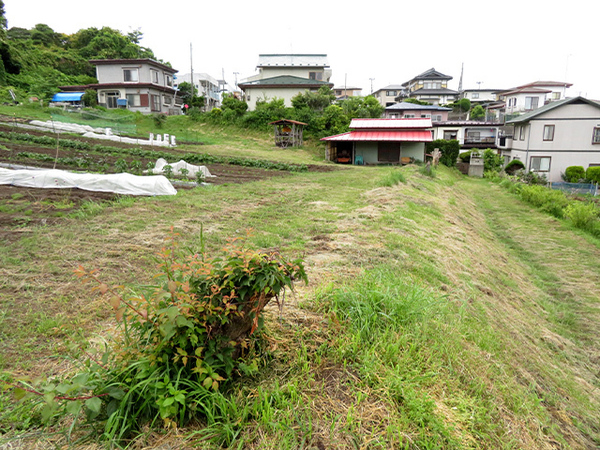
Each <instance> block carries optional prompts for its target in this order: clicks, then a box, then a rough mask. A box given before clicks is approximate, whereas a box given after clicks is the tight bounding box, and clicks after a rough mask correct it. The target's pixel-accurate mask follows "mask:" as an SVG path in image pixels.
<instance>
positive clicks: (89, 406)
mask: <svg viewBox="0 0 600 450" xmlns="http://www.w3.org/2000/svg"><path fill="white" fill-rule="evenodd" d="M177 237H178V235H177V233H173V232H172V233H171V235H170V236H169V237H168V239H167V241H166V244H165V246H164V247H163V248H162V250H161V251H160V252H159V254H158V271H159V273H158V274H157V275H156V276H155V277H154V278H155V279H156V280H157V285H156V286H154V287H151V288H148V290H147V292H143V293H133V294H131V293H130V292H131V291H126V290H125V288H124V287H123V286H113V287H111V286H108V285H107V284H105V283H104V282H102V280H101V279H100V277H99V275H98V273H97V271H96V270H92V271H87V270H85V269H84V268H83V267H81V266H80V267H79V268H77V269H76V271H75V274H76V275H77V276H78V277H79V278H80V279H81V280H82V281H83V282H89V283H92V284H94V287H93V289H92V290H94V291H98V292H99V293H100V294H102V295H104V296H105V297H106V298H107V300H108V302H109V304H110V306H111V307H112V308H113V309H114V311H115V317H116V320H117V323H118V324H119V325H120V331H121V332H120V333H119V334H118V335H117V336H116V337H115V338H114V339H113V342H112V343H111V344H110V345H109V346H108V348H107V351H106V352H105V353H104V354H103V355H102V357H100V358H97V359H92V360H90V362H89V363H88V364H87V365H86V368H85V369H84V370H83V371H82V372H81V373H79V374H77V375H75V376H74V377H72V378H68V379H67V378H65V379H63V380H58V379H49V380H46V381H45V382H42V383H41V384H40V385H39V386H36V387H34V386H32V385H30V384H26V383H22V385H19V386H16V385H15V386H13V388H14V390H15V396H17V397H19V398H21V399H25V397H29V398H31V399H32V400H33V401H34V402H37V403H36V405H34V407H36V408H38V409H39V407H41V415H42V417H41V420H42V421H43V422H45V423H49V422H50V421H51V419H59V418H60V417H62V416H64V415H65V414H72V415H74V416H75V417H76V418H77V417H78V416H79V415H80V413H81V412H84V413H85V414H86V416H87V419H88V420H94V421H101V422H102V423H103V426H104V434H103V436H104V437H105V438H106V439H109V440H111V441H113V442H115V441H120V440H123V439H125V438H126V437H127V436H129V435H130V434H131V433H132V432H135V431H136V430H138V429H140V428H141V427H142V426H143V425H144V424H146V423H155V422H156V421H160V420H162V423H163V424H164V425H165V426H166V427H174V426H177V425H179V426H182V425H184V424H186V423H187V422H188V421H189V420H191V419H193V418H199V417H202V416H210V414H211V411H212V408H213V407H214V405H212V401H211V399H212V398H213V396H214V393H215V392H217V391H222V390H224V389H226V388H227V386H229V385H231V383H232V382H233V381H234V380H235V379H236V378H239V376H240V375H251V374H254V373H256V372H257V371H258V368H259V364H260V361H261V359H260V344H261V342H262V339H261V336H262V334H263V333H262V326H263V319H262V312H263V309H264V307H265V306H266V305H267V304H268V303H269V302H270V301H271V300H272V299H275V300H277V301H278V302H279V301H280V296H282V295H285V291H286V289H291V290H293V287H294V281H295V280H303V281H305V282H306V281H307V278H306V273H305V271H304V267H303V265H302V262H301V261H300V260H296V261H293V262H288V261H286V260H284V259H283V257H281V255H279V254H277V253H263V252H260V251H255V250H251V249H248V248H246V247H245V246H244V245H243V243H244V240H243V239H231V240H229V242H228V244H227V245H226V247H225V248H224V249H223V251H222V254H219V255H216V256H214V257H210V256H209V255H207V254H205V253H200V254H191V255H190V254H186V253H183V252H181V251H180V250H179V247H178V244H177ZM21 386H23V387H21ZM25 400H27V399H25ZM74 425H75V423H74Z"/></svg>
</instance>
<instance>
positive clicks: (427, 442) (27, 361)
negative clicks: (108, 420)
mask: <svg viewBox="0 0 600 450" xmlns="http://www.w3.org/2000/svg"><path fill="white" fill-rule="evenodd" d="M219 139H224V140H226V139H225V138H219ZM239 139H241V136H240V137H239ZM257 145H258V144H257ZM215 146H218V144H215ZM221 151H225V150H223V149H221ZM227 151H233V150H227ZM257 151H259V150H257ZM264 151H266V150H264ZM280 153H283V152H277V154H280ZM273 155H275V153H273ZM304 162H311V161H310V160H305V161H304ZM391 170H393V169H391V168H374V167H353V168H349V169H347V170H343V171H337V172H332V173H308V174H294V175H292V176H289V177H283V178H273V179H270V180H266V181H261V182H255V183H249V184H245V185H237V186H224V187H215V188H208V189H198V190H192V191H186V192H183V191H182V192H180V193H179V194H178V195H177V196H176V197H174V198H152V199H135V200H129V199H126V200H123V201H121V202H120V203H117V204H114V205H113V206H112V207H109V208H104V209H102V208H94V209H90V211H93V213H85V212H82V213H81V214H78V215H76V216H75V217H72V218H70V219H68V220H65V221H64V222H63V223H62V224H61V225H60V226H52V227H45V228H34V229H26V230H24V233H23V236H24V237H23V238H22V239H21V240H20V241H18V242H15V243H14V244H11V245H9V246H5V247H3V248H1V249H0V271H1V277H0V278H1V279H2V282H1V283H0V305H1V306H0V308H1V315H0V320H1V330H2V331H1V341H0V352H1V360H0V364H1V367H2V369H3V370H5V371H10V372H12V373H17V374H18V373H21V374H23V373H30V374H39V373H41V372H46V373H57V372H60V371H62V370H65V369H66V368H68V367H69V364H67V363H66V362H64V357H65V355H68V354H76V353H77V352H78V350H76V349H77V347H81V346H82V345H83V346H85V345H88V344H90V345H97V344H98V342H100V341H102V339H104V338H105V337H106V335H107V330H110V329H111V327H112V319H111V313H110V311H109V309H110V308H109V307H108V305H107V300H106V299H100V298H98V297H96V296H94V295H93V294H92V293H90V292H89V291H88V290H86V289H87V288H86V287H85V286H81V285H79V284H78V283H77V281H76V280H75V279H74V277H73V276H72V269H73V268H74V267H75V266H76V265H77V264H84V265H85V266H86V267H88V268H92V267H96V268H99V269H101V270H102V273H103V276H104V277H105V278H106V279H107V280H108V281H110V282H111V283H112V282H114V283H117V282H122V283H127V284H129V285H131V286H132V287H133V288H135V286H136V285H139V284H144V283H151V282H152V280H151V276H152V274H153V273H154V271H153V268H152V265H153V262H152V258H151V255H152V253H153V252H154V251H156V250H157V249H158V248H159V246H160V245H161V243H162V239H163V238H164V237H165V236H166V234H167V232H168V230H169V228H170V227H171V226H174V227H175V230H177V231H178V232H180V233H181V235H182V244H183V245H186V246H190V247H192V248H194V247H196V248H197V246H198V245H199V233H200V229H201V227H203V229H204V234H205V238H206V239H207V245H208V247H209V249H217V248H219V247H220V246H221V245H222V244H223V243H224V241H225V239H226V238H227V237H231V236H239V235H243V234H244V232H245V230H246V229H247V228H252V229H253V230H254V231H253V235H252V237H251V238H250V242H251V244H252V245H254V246H257V247H260V248H270V249H277V250H279V251H280V252H282V253H283V254H284V255H289V256H298V255H304V257H305V260H306V264H307V269H308V275H309V279H310V284H309V285H308V286H306V287H304V286H299V288H298V293H297V295H296V296H295V297H294V298H292V297H290V296H288V297H287V298H286V302H285V305H284V308H283V312H282V313H281V314H280V313H279V311H278V310H277V308H276V307H275V306H273V307H272V308H270V311H269V315H268V320H267V327H268V329H269V334H270V336H271V338H270V343H271V345H270V348H269V358H268V360H266V362H265V366H264V368H263V369H262V371H261V375H260V376H258V377H256V378H254V379H251V380H243V381H241V382H240V383H239V384H237V385H236V386H235V387H234V388H233V390H232V391H231V392H228V393H224V394H216V395H215V398H214V411H213V415H212V416H209V417H206V418H202V419H201V421H200V422H199V423H198V424H190V426H189V428H187V429H185V430H180V432H179V433H175V432H169V433H167V434H166V435H162V434H161V433H158V432H148V433H146V434H145V435H144V436H142V437H140V444H141V445H146V446H148V447H150V448H151V447H155V446H158V445H159V444H161V443H164V442H165V441H168V442H170V443H171V445H174V446H175V447H178V446H179V447H180V446H183V443H182V441H184V440H186V439H191V440H193V441H194V442H196V445H199V446H200V448H218V447H219V446H221V445H224V446H231V447H232V448H256V449H259V448H260V449H265V448H273V449H282V448H290V449H291V448H311V447H313V448H339V449H346V448H415V449H416V448H419V449H422V448H489V449H497V448H527V449H540V448H596V447H597V446H598V445H600V429H599V427H598V423H600V412H599V411H600V404H599V403H600V393H599V390H598V387H599V380H598V372H599V370H600V354H599V353H598V350H597V349H598V348H599V344H600V342H599V340H600V338H599V334H598V325H597V324H598V323H599V321H598V319H599V317H598V304H599V297H598V291H597V286H598V285H599V284H600V280H599V277H600V275H599V274H600V270H599V269H600V250H599V247H598V241H597V240H594V239H593V238H590V237H588V236H587V235H584V234H581V233H579V232H576V231H573V230H572V229H570V228H569V227H568V226H567V225H566V224H565V223H564V222H561V221H559V220H556V219H554V218H552V217H550V216H547V215H544V214H542V213H539V212H537V211H535V210H533V209H532V208H531V207H530V206H528V205H525V204H523V203H521V202H520V201H518V200H517V199H516V197H514V196H513V195H511V194H509V193H508V192H506V191H504V190H502V189H500V188H499V187H498V186H496V185H491V184H489V183H488V182H486V181H484V180H471V179H466V178H463V177H461V176H460V175H458V174H456V173H455V172H453V171H450V170H446V169H440V170H439V171H438V174H437V177H436V178H430V177H426V176H423V175H422V174H421V173H420V172H419V171H418V169H417V168H416V167H405V168H402V169H401V171H402V173H403V175H404V179H405V182H400V183H398V184H395V185H393V186H381V185H380V184H387V183H385V182H383V180H386V179H389V178H388V177H389V173H390V171H391ZM394 170H397V169H394ZM380 182H381V183H380ZM0 402H1V404H0V407H1V409H2V410H3V411H4V418H3V420H4V421H3V425H2V427H3V429H4V430H6V429H8V426H9V425H10V424H13V425H14V424H15V423H17V422H19V421H25V420H32V421H35V417H33V418H32V417H31V416H27V417H26V416H24V415H21V416H19V412H18V411H14V410H13V409H12V406H11V402H10V399H9V397H7V396H4V397H1V398H0ZM37 439H38V441H39V440H42V441H43V440H45V439H46V440H48V441H56V440H57V439H59V437H57V436H52V435H42V437H39V436H38V437H37ZM188 442H189V441H188ZM97 446H98V448H100V447H101V444H97ZM95 447H96V446H95V445H93V444H90V448H95Z"/></svg>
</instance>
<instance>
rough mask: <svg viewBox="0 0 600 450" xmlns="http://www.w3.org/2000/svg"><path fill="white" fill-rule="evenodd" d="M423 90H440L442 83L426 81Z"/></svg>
mask: <svg viewBox="0 0 600 450" xmlns="http://www.w3.org/2000/svg"><path fill="white" fill-rule="evenodd" d="M424 88H425V89H441V88H442V82H441V81H426V82H425V84H424Z"/></svg>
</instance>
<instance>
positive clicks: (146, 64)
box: [86, 59, 181, 115]
mask: <svg viewBox="0 0 600 450" xmlns="http://www.w3.org/2000/svg"><path fill="white" fill-rule="evenodd" d="M90 63H92V64H94V65H95V66H96V78H97V79H98V83H97V84H91V85H88V86H86V88H89V89H94V90H96V91H97V92H98V104H99V105H100V106H104V107H105V108H109V109H114V108H127V109H130V110H132V111H139V112H141V113H143V114H151V113H163V114H169V115H175V114H181V101H180V99H179V98H177V95H176V90H175V88H174V87H173V77H174V75H175V73H177V70H175V69H173V68H172V67H169V66H167V65H165V64H162V63H159V62H158V61H154V60H152V59H94V60H91V61H90Z"/></svg>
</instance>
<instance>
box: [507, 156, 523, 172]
mask: <svg viewBox="0 0 600 450" xmlns="http://www.w3.org/2000/svg"><path fill="white" fill-rule="evenodd" d="M523 169H525V164H523V161H521V160H519V159H513V160H512V161H511V162H509V163H508V164H507V165H506V166H504V171H505V172H506V173H507V174H508V175H514V174H515V172H516V171H517V170H523Z"/></svg>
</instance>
